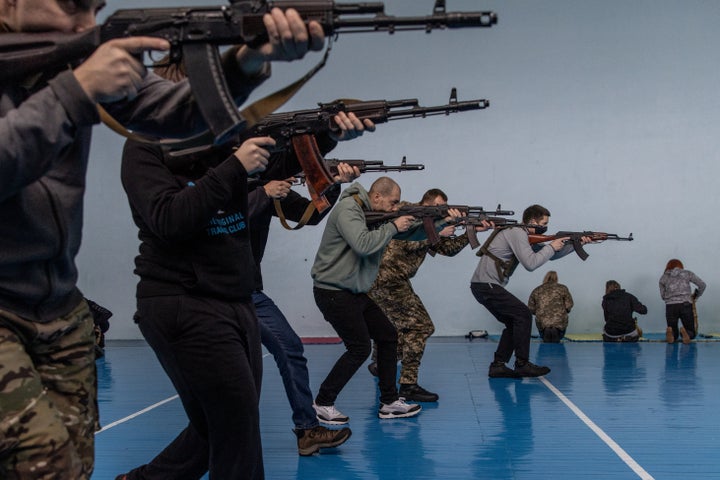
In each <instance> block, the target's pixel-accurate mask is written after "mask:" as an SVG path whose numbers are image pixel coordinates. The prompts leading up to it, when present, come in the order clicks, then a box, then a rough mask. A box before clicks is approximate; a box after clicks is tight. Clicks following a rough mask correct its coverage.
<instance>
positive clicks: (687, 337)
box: [680, 327, 690, 345]
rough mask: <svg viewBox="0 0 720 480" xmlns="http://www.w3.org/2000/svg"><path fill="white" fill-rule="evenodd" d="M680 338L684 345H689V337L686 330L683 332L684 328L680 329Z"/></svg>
mask: <svg viewBox="0 0 720 480" xmlns="http://www.w3.org/2000/svg"><path fill="white" fill-rule="evenodd" d="M680 336H681V337H682V342H683V343H684V344H685V345H687V344H688V343H690V335H689V334H688V332H687V330H685V328H684V327H680Z"/></svg>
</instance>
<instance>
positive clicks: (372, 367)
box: [368, 362, 378, 377]
mask: <svg viewBox="0 0 720 480" xmlns="http://www.w3.org/2000/svg"><path fill="white" fill-rule="evenodd" d="M368 370H369V371H370V375H372V376H373V377H377V376H378V369H377V363H375V362H372V363H370V364H368Z"/></svg>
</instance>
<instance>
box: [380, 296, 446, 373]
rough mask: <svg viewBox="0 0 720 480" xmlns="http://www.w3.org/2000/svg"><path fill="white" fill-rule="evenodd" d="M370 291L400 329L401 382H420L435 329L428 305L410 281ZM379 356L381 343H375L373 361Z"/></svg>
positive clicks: (398, 329)
mask: <svg viewBox="0 0 720 480" xmlns="http://www.w3.org/2000/svg"><path fill="white" fill-rule="evenodd" d="M368 295H370V298H372V299H373V301H375V303H377V304H378V305H379V306H380V308H381V309H382V311H383V312H384V313H385V315H386V316H387V317H388V318H389V319H390V322H392V324H393V325H394V326H395V328H396V329H397V335H398V360H400V362H401V369H400V383H401V384H415V383H418V371H419V370H420V362H421V360H422V357H423V354H424V353H425V345H426V344H427V339H428V338H430V336H431V335H432V334H433V333H434V332H435V325H433V322H432V320H431V319H430V315H429V314H428V312H427V310H426V309H425V305H423V303H422V300H420V297H418V296H417V295H416V294H415V292H414V291H413V289H412V287H411V286H410V285H409V284H405V285H394V286H393V288H382V289H373V290H371V291H370V292H369V293H368ZM376 358H377V347H376V346H375V344H374V343H373V353H372V359H373V362H374V361H375V360H376Z"/></svg>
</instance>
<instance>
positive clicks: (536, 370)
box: [515, 362, 550, 377]
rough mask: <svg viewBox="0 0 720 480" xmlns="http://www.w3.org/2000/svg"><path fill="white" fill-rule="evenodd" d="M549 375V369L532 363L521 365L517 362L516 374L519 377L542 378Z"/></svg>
mask: <svg viewBox="0 0 720 480" xmlns="http://www.w3.org/2000/svg"><path fill="white" fill-rule="evenodd" d="M548 373H550V369H549V368H548V367H543V366H541V365H535V364H534V363H530V362H525V363H523V364H522V365H519V364H518V363H517V362H515V374H516V375H517V376H518V377H542V376H543V375H547V374H548Z"/></svg>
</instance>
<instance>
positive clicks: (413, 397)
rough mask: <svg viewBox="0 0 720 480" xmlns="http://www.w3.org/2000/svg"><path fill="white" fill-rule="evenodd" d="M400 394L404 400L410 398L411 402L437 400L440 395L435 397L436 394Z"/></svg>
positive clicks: (431, 401)
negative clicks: (430, 395) (427, 395)
mask: <svg viewBox="0 0 720 480" xmlns="http://www.w3.org/2000/svg"><path fill="white" fill-rule="evenodd" d="M400 396H401V397H403V398H404V399H405V400H410V401H412V402H423V403H433V402H437V401H438V400H439V399H440V397H437V396H435V397H423V396H420V397H418V396H415V395H402V394H401V395H400Z"/></svg>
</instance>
